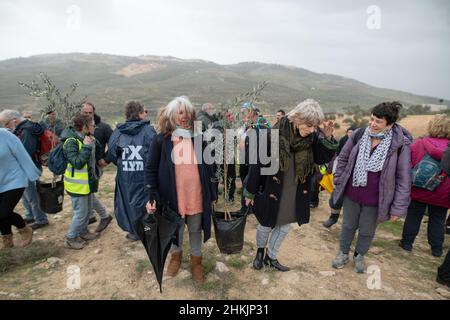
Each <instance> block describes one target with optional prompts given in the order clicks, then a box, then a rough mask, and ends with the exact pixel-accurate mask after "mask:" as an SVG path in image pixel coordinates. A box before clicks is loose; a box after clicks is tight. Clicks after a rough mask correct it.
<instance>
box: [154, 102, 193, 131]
mask: <svg viewBox="0 0 450 320" xmlns="http://www.w3.org/2000/svg"><path fill="white" fill-rule="evenodd" d="M181 108H185V109H186V113H187V114H188V116H189V118H190V119H191V120H192V121H195V116H196V114H195V108H194V106H193V105H192V103H191V102H190V101H189V98H188V97H186V96H181V97H177V98H175V99H173V100H172V101H170V102H169V103H168V104H167V106H166V107H165V108H164V109H163V110H162V112H161V114H160V115H159V119H158V125H157V128H158V130H159V131H160V132H162V133H164V134H167V133H172V132H173V131H174V130H175V128H176V123H175V119H176V113H177V111H178V110H180V109H181Z"/></svg>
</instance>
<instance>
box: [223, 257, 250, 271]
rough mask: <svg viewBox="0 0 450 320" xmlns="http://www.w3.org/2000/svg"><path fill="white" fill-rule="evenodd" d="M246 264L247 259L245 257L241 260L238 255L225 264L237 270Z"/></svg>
mask: <svg viewBox="0 0 450 320" xmlns="http://www.w3.org/2000/svg"><path fill="white" fill-rule="evenodd" d="M248 264H249V260H248V259H247V258H246V259H245V260H243V259H241V258H240V257H238V258H234V259H231V260H229V261H227V265H229V266H230V267H232V268H235V269H238V270H242V269H244V268H245V267H246V266H247V265H248Z"/></svg>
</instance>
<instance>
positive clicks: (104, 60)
mask: <svg viewBox="0 0 450 320" xmlns="http://www.w3.org/2000/svg"><path fill="white" fill-rule="evenodd" d="M39 72H45V73H47V74H48V75H49V76H50V77H51V78H52V79H53V81H54V82H55V83H56V84H57V85H58V87H60V88H61V89H63V90H67V89H68V87H69V85H70V84H71V83H72V82H78V83H79V84H80V87H79V88H78V91H77V92H78V95H79V96H80V97H81V96H84V95H87V96H88V99H89V100H90V101H92V102H94V104H95V105H96V107H97V108H98V110H99V111H100V113H103V114H105V115H111V116H112V115H115V116H117V115H120V114H121V113H122V107H123V105H124V104H125V102H126V101H128V100H139V101H142V102H144V103H145V104H146V106H148V107H149V108H150V109H156V108H159V107H162V106H164V105H166V104H167V102H168V101H169V100H170V99H172V98H173V97H175V96H180V95H187V96H189V97H190V99H191V101H192V102H193V103H194V104H195V105H196V106H200V105H201V104H202V103H204V102H207V101H211V102H215V103H217V102H222V103H224V102H226V101H227V100H229V99H232V98H233V97H235V96H237V95H239V94H241V93H245V92H247V90H248V89H250V88H252V87H253V86H255V85H256V83H257V82H261V81H264V80H265V81H267V82H268V86H267V88H266V89H265V90H264V92H263V94H262V96H261V101H260V103H259V105H260V107H261V108H262V109H263V110H264V111H266V112H274V111H276V109H279V108H286V109H287V108H289V107H291V106H294V105H295V104H297V103H298V102H300V101H302V100H303V99H306V98H314V99H316V100H318V101H320V103H321V105H322V106H323V108H324V110H325V111H339V110H342V108H343V107H345V106H348V105H355V104H358V105H360V106H362V107H364V108H369V107H372V106H374V105H375V104H377V103H380V102H382V101H389V100H399V101H401V102H402V103H404V104H406V105H411V104H422V103H430V104H439V103H440V102H439V99H438V98H433V97H424V96H418V95H414V94H412V93H407V92H401V91H395V90H389V89H382V88H376V87H372V86H369V85H367V84H364V83H362V82H359V81H356V80H353V79H348V78H344V77H340V76H337V75H330V74H318V73H314V72H311V71H308V70H305V69H301V68H296V67H290V66H283V65H274V64H264V63H258V62H243V63H238V64H234V65H219V64H216V63H213V62H209V61H203V60H182V59H178V58H174V57H159V56H150V55H149V56H139V57H128V56H117V55H106V54H96V53H92V54H85V53H70V54H48V55H38V56H32V57H29V58H15V59H9V60H4V61H0V109H4V108H17V109H20V110H23V109H31V110H38V109H39V108H40V103H41V104H42V103H43V101H39V100H37V99H36V98H32V97H30V96H28V95H27V93H26V92H25V91H24V90H23V89H22V88H20V87H19V85H18V82H19V81H23V82H31V80H33V79H36V78H37V75H38V74H39ZM444 103H447V104H448V102H447V101H445V102H444Z"/></svg>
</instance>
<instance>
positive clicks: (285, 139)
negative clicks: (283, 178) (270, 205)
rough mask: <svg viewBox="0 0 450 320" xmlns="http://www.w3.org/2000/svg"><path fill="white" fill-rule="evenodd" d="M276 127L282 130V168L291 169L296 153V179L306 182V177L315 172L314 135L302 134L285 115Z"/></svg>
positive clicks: (284, 170)
mask: <svg viewBox="0 0 450 320" xmlns="http://www.w3.org/2000/svg"><path fill="white" fill-rule="evenodd" d="M274 129H279V130H280V170H281V171H282V172H286V171H287V170H288V169H289V159H290V157H291V155H292V154H294V163H295V180H296V181H297V182H300V183H305V182H306V178H307V177H308V176H309V175H311V174H313V173H314V154H313V150H312V144H313V141H314V135H313V134H310V135H309V136H307V137H302V136H300V134H299V133H298V131H297V130H295V129H294V125H293V124H291V123H290V122H289V120H288V118H287V117H283V118H282V119H281V120H280V122H279V123H277V124H276V125H275V126H274Z"/></svg>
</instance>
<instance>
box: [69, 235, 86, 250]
mask: <svg viewBox="0 0 450 320" xmlns="http://www.w3.org/2000/svg"><path fill="white" fill-rule="evenodd" d="M64 245H65V247H66V248H68V249H74V250H81V249H83V248H84V247H86V245H87V242H86V241H84V240H83V239H81V238H80V237H76V238H75V239H69V238H66V241H65V243H64Z"/></svg>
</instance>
